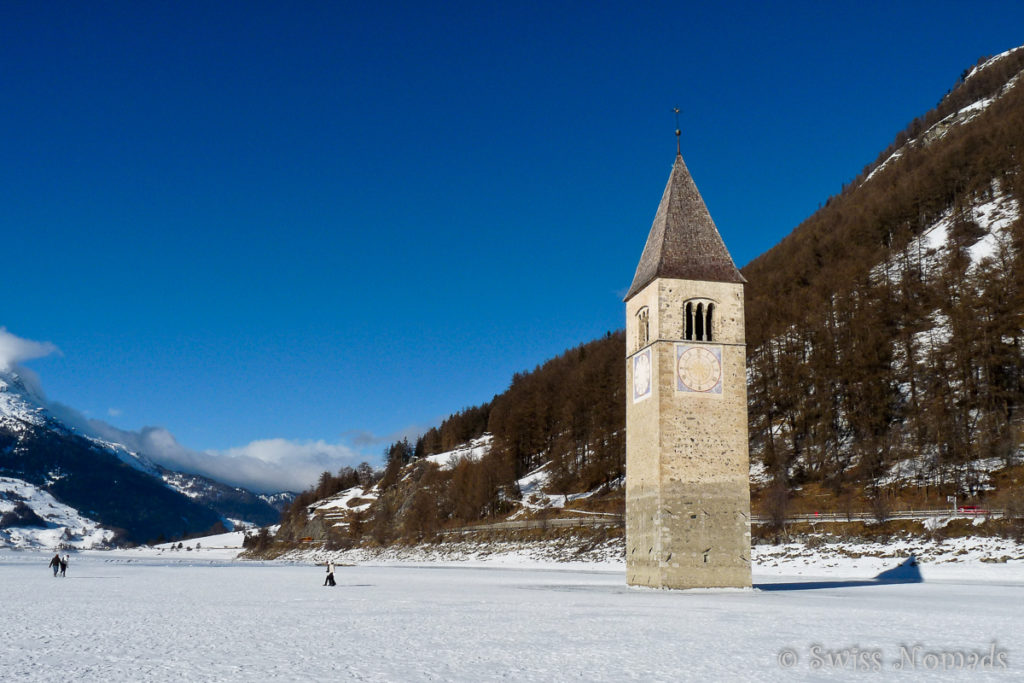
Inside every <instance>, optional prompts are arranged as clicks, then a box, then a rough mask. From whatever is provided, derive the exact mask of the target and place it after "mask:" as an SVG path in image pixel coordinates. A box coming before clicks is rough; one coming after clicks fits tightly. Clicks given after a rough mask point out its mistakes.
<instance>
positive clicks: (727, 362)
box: [625, 131, 751, 588]
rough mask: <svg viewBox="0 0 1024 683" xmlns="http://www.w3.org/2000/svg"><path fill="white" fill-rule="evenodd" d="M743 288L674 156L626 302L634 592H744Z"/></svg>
mask: <svg viewBox="0 0 1024 683" xmlns="http://www.w3.org/2000/svg"><path fill="white" fill-rule="evenodd" d="M677 135H678V131H677ZM744 282H745V280H744V279H743V276H742V275H741V274H740V272H739V270H737V268H736V265H735V264H734V263H733V260H732V257H731V256H730V255H729V251H728V250H727V249H726V247H725V244H724V243H723V242H722V238H721V236H720V235H719V233H718V229H717V228H716V227H715V224H714V221H712V220H711V215H710V214H709V213H708V209H707V207H706V206H705V204H704V200H703V199H702V198H701V196H700V193H699V192H698V191H697V186H696V185H695V184H694V182H693V179H692V178H691V177H690V172H689V171H688V170H687V168H686V164H685V163H683V157H682V155H679V154H677V156H676V159H675V164H674V165H673V166H672V172H671V174H670V175H669V179H668V185H667V186H666V187H665V193H664V195H663V196H662V198H661V203H660V204H659V205H658V212H657V214H656V215H655V217H654V224H653V225H652V226H651V231H650V234H649V235H648V237H647V244H646V246H644V251H643V255H642V256H641V257H640V263H639V265H637V269H636V275H635V276H634V278H633V284H632V286H631V287H630V288H629V292H628V294H626V299H625V303H626V354H627V363H626V393H627V399H626V580H627V582H628V583H629V584H630V585H638V586H653V587H658V588H697V587H749V586H750V585H751V582H750V488H749V472H750V470H749V456H748V452H747V384H746V341H745V336H744V319H743V284H744Z"/></svg>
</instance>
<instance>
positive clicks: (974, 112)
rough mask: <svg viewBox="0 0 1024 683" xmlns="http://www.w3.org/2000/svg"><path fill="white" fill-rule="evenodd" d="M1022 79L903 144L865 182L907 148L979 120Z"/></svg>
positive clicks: (975, 69)
mask: <svg viewBox="0 0 1024 683" xmlns="http://www.w3.org/2000/svg"><path fill="white" fill-rule="evenodd" d="M1019 49H1021V48H1020V47H1015V48H1013V49H1012V50H1007V51H1006V52H1004V53H1002V54H999V55H996V56H995V57H993V58H991V59H989V60H987V61H986V62H985V63H984V64H981V65H979V66H976V67H973V68H972V69H971V70H970V72H969V73H968V74H967V76H966V77H965V78H964V81H965V82H966V81H967V80H969V79H970V78H971V77H972V76H974V75H975V74H976V73H978V72H979V71H982V70H983V69H985V68H987V67H988V66H990V65H992V64H994V63H995V62H997V61H999V60H1000V59H1003V58H1005V57H1006V56H1008V55H1010V54H1012V53H1014V52H1016V51H1017V50H1019ZM1020 77H1021V74H1019V73H1018V74H1016V75H1015V76H1013V77H1012V78H1010V80H1008V81H1007V82H1006V85H1004V86H1003V87H1002V88H1001V89H1000V91H999V92H998V93H997V94H996V96H995V97H986V98H983V99H980V100H977V101H975V102H971V103H970V104H968V105H966V106H964V107H962V108H960V109H959V110H958V111H956V112H953V113H952V114H949V115H948V116H946V117H944V118H943V119H941V120H940V121H937V122H936V123H935V124H933V125H932V126H931V127H930V128H929V129H928V130H927V131H925V132H924V133H923V134H922V135H921V136H920V137H919V138H914V139H911V140H908V141H907V142H906V143H904V144H903V146H901V147H900V148H898V149H897V150H896V151H894V152H893V153H892V154H891V155H889V157H888V158H886V159H885V161H883V162H882V163H880V164H879V165H878V166H876V167H875V168H874V169H873V170H872V171H871V173H869V174H868V175H867V177H866V178H864V182H868V181H869V180H871V179H872V178H873V177H874V176H875V175H876V174H877V173H878V172H880V171H881V170H882V169H884V168H885V167H886V166H888V165H889V162H891V161H895V160H897V159H899V158H900V157H901V156H903V151H904V149H905V148H908V147H911V146H914V145H917V144H921V143H923V144H928V143H931V142H934V141H935V140H938V139H940V138H942V137H944V136H945V135H946V133H947V132H948V131H949V129H950V128H951V127H953V126H955V125H963V124H965V123H969V122H970V121H972V120H974V119H975V118H977V116H978V115H979V114H981V113H982V112H983V111H985V110H986V109H987V108H988V107H989V106H990V105H991V104H992V103H993V102H995V101H996V100H998V99H999V98H1000V97H1002V96H1003V95H1005V94H1006V93H1007V92H1008V91H1009V90H1010V89H1011V88H1013V87H1014V86H1016V85H1017V82H1018V81H1019V80H1020Z"/></svg>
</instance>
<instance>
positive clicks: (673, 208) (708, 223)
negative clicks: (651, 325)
mask: <svg viewBox="0 0 1024 683" xmlns="http://www.w3.org/2000/svg"><path fill="white" fill-rule="evenodd" d="M659 277H666V278H675V279H680V280H707V281H710V282H736V283H740V284H742V283H745V282H746V280H744V279H743V276H742V275H740V271H739V270H738V269H737V268H736V264H735V263H733V260H732V256H730V255H729V250H728V249H726V248H725V242H723V241H722V236H721V235H719V234H718V228H716V227H715V222H714V221H713V220H711V214H710V213H708V207H707V206H705V205H704V200H703V199H702V198H701V196H700V192H698V191H697V185H696V184H695V183H694V182H693V178H691V177H690V171H689V170H687V168H686V164H685V163H683V156H682V155H681V154H676V162H675V164H673V165H672V173H670V174H669V176H668V184H667V185H665V193H664V194H663V195H662V196H661V203H660V204H658V213H657V214H655V216H654V223H653V224H652V225H651V232H650V233H649V234H648V235H647V244H646V245H645V246H644V253H643V255H641V256H640V263H639V264H638V265H637V267H636V275H634V276H633V284H632V285H631V286H630V288H629V293H628V294H626V301H628V300H629V299H631V298H632V297H633V295H634V294H636V293H637V292H639V291H640V290H641V289H643V288H644V287H646V286H647V285H648V284H649V283H650V282H651V281H652V280H654V279H655V278H659Z"/></svg>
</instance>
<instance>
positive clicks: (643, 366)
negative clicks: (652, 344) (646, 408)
mask: <svg viewBox="0 0 1024 683" xmlns="http://www.w3.org/2000/svg"><path fill="white" fill-rule="evenodd" d="M650 395H651V350H650V349H644V350H643V351H641V352H640V353H638V354H637V355H635V356H633V403H639V402H640V401H642V400H644V399H645V398H647V397H649V396H650Z"/></svg>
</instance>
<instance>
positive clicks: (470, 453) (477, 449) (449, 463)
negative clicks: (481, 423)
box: [424, 434, 494, 470]
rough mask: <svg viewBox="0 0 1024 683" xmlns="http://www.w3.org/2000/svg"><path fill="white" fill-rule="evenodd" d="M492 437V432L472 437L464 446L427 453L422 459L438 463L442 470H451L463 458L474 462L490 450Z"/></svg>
mask: <svg viewBox="0 0 1024 683" xmlns="http://www.w3.org/2000/svg"><path fill="white" fill-rule="evenodd" d="M493 439H494V435H493V434H484V435H483V436H481V437H479V438H477V439H473V440H472V441H470V442H469V443H468V444H466V445H465V446H459V447H458V448H456V449H454V450H450V451H446V452H444V453H438V454H437V455H428V456H426V457H425V458H424V460H427V461H429V462H432V463H434V464H435V465H438V466H439V467H440V468H441V469H442V470H452V469H455V467H456V466H457V465H458V464H459V463H460V462H462V461H463V460H469V461H470V462H475V461H477V460H479V459H480V458H482V457H484V456H485V455H487V453H488V452H490V450H491V441H492V440H493Z"/></svg>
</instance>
